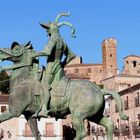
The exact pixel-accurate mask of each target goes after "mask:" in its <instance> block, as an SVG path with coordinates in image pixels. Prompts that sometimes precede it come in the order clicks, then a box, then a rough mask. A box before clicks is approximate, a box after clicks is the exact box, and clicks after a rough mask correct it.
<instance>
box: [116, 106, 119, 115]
mask: <svg viewBox="0 0 140 140" xmlns="http://www.w3.org/2000/svg"><path fill="white" fill-rule="evenodd" d="M115 112H116V113H117V112H119V110H118V107H117V104H115Z"/></svg>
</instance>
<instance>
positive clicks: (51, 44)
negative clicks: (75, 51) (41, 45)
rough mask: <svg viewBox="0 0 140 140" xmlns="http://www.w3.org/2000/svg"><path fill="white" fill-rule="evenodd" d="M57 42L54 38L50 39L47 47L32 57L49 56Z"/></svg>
mask: <svg viewBox="0 0 140 140" xmlns="http://www.w3.org/2000/svg"><path fill="white" fill-rule="evenodd" d="M55 44H56V42H55V40H54V39H49V41H48V44H47V45H46V46H45V49H44V50H43V51H42V52H38V53H35V54H34V55H33V56H32V57H39V56H49V55H51V52H52V50H53V48H54V46H55Z"/></svg>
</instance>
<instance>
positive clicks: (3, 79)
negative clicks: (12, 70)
mask: <svg viewBox="0 0 140 140" xmlns="http://www.w3.org/2000/svg"><path fill="white" fill-rule="evenodd" d="M9 88H10V76H9V75H8V74H7V72H6V71H4V70H2V71H1V72H0V91H1V92H2V93H3V94H9Z"/></svg>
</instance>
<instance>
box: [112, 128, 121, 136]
mask: <svg viewBox="0 0 140 140" xmlns="http://www.w3.org/2000/svg"><path fill="white" fill-rule="evenodd" d="M113 133H114V135H115V136H119V135H120V131H119V128H118V127H117V126H115V127H114V130H113Z"/></svg>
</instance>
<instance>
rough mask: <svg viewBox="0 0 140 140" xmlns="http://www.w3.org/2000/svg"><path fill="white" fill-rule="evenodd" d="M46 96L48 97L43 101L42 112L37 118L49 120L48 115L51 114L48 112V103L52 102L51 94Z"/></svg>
mask: <svg viewBox="0 0 140 140" xmlns="http://www.w3.org/2000/svg"><path fill="white" fill-rule="evenodd" d="M45 94H46V95H45V97H44V99H43V104H42V107H41V110H40V111H39V113H38V115H37V116H38V117H45V118H47V117H48V113H49V112H50V110H48V103H49V100H50V93H49V91H47V93H45Z"/></svg>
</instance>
